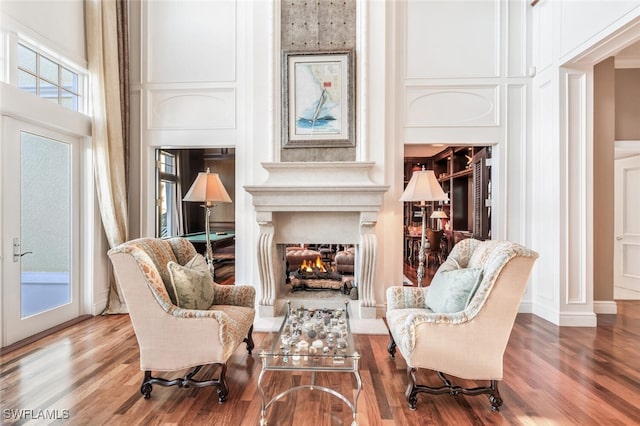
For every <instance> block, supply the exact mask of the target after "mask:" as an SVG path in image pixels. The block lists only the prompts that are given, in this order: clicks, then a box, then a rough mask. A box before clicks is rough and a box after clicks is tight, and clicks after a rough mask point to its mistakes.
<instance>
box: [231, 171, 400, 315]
mask: <svg viewBox="0 0 640 426" xmlns="http://www.w3.org/2000/svg"><path fill="white" fill-rule="evenodd" d="M374 166H375V163H373V162H286V163H262V167H264V168H265V170H267V171H268V172H269V176H268V178H267V179H266V181H265V182H264V183H263V184H261V185H246V186H245V187H244V189H245V190H246V191H247V192H249V193H250V194H251V195H252V196H253V205H254V207H255V209H256V219H257V221H258V224H259V225H260V235H259V239H258V264H259V270H260V281H261V282H260V285H261V296H260V299H259V303H258V304H259V313H260V314H261V315H262V314H265V315H266V316H273V315H276V314H277V311H278V304H282V303H283V302H284V300H281V299H283V298H282V297H280V289H281V283H282V281H283V280H282V276H283V275H282V270H281V266H279V265H281V263H282V262H281V261H279V259H280V258H281V254H280V253H279V252H278V250H277V247H276V244H282V243H294V242H315V243H350V244H357V245H358V251H357V257H356V264H355V269H356V271H355V280H356V284H357V286H358V288H359V298H360V299H359V301H358V302H359V316H360V317H361V318H375V306H376V301H375V296H374V271H375V262H376V252H377V242H376V236H375V226H376V222H377V215H378V211H379V210H380V207H381V206H382V202H383V196H384V193H385V192H386V191H387V190H388V189H389V187H388V186H387V185H379V184H376V183H374V182H373V181H372V180H371V178H370V173H371V171H372V170H373V167H374Z"/></svg>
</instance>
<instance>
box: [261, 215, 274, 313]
mask: <svg viewBox="0 0 640 426" xmlns="http://www.w3.org/2000/svg"><path fill="white" fill-rule="evenodd" d="M257 219H258V226H259V227H260V234H259V235H258V270H259V273H260V289H261V292H260V300H259V301H258V311H259V313H260V314H261V315H260V316H264V314H267V316H270V317H273V316H274V315H275V312H274V310H275V303H276V297H277V294H276V293H277V286H278V283H277V282H276V274H275V270H274V259H276V258H277V256H276V247H275V244H274V242H273V235H274V233H275V227H274V225H273V214H272V212H259V213H258V218H257Z"/></svg>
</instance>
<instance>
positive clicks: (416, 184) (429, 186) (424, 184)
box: [400, 167, 449, 287]
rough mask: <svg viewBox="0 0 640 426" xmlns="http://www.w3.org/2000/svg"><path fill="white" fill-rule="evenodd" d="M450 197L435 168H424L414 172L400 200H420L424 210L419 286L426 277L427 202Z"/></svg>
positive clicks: (419, 259) (446, 199)
mask: <svg viewBox="0 0 640 426" xmlns="http://www.w3.org/2000/svg"><path fill="white" fill-rule="evenodd" d="M448 200H449V197H448V196H447V194H445V192H444V191H443V190H442V187H441V186H440V184H439V183H438V179H436V175H435V173H434V172H433V170H425V169H424V167H423V168H422V170H419V171H416V172H413V175H411V180H410V181H409V183H408V184H407V187H406V188H405V190H404V192H403V193H402V196H401V197H400V201H408V202H419V203H420V210H421V211H422V234H421V238H420V251H419V254H418V272H417V275H418V287H422V279H423V278H424V260H425V253H424V251H425V234H426V228H427V225H426V220H427V218H426V216H427V215H426V214H425V210H426V207H427V205H426V203H427V202H428V201H448Z"/></svg>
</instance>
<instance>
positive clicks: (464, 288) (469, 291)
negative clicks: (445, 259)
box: [424, 268, 482, 314]
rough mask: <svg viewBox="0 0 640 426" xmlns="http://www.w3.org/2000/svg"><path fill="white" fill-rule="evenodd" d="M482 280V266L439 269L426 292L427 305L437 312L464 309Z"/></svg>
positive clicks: (448, 312) (452, 311) (451, 311)
mask: <svg viewBox="0 0 640 426" xmlns="http://www.w3.org/2000/svg"><path fill="white" fill-rule="evenodd" d="M480 281H482V269H480V268H465V269H454V270H451V271H438V273H436V275H435V276H434V277H433V280H432V281H431V285H430V286H429V287H428V291H427V292H426V293H427V294H426V296H425V301H424V302H425V305H427V306H428V307H429V308H430V309H431V310H432V311H433V312H437V313H447V314H451V313H454V312H460V311H463V310H464V309H465V308H466V307H467V305H468V304H469V302H470V301H471V299H472V298H473V295H474V294H475V292H476V290H477V289H478V286H479V285H480Z"/></svg>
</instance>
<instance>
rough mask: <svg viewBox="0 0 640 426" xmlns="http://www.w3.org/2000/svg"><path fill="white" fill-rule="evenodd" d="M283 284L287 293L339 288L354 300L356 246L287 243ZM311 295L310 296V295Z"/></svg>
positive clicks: (355, 292)
mask: <svg viewBox="0 0 640 426" xmlns="http://www.w3.org/2000/svg"><path fill="white" fill-rule="evenodd" d="M284 253H285V277H284V280H285V283H286V284H288V285H289V291H288V293H294V292H299V291H318V290H340V291H342V293H343V294H345V295H349V296H352V298H353V299H357V290H356V291H354V292H351V290H352V289H353V286H354V271H355V257H356V247H355V246H351V245H347V244H288V245H285V248H284ZM310 296H312V295H310Z"/></svg>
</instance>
